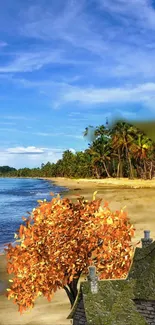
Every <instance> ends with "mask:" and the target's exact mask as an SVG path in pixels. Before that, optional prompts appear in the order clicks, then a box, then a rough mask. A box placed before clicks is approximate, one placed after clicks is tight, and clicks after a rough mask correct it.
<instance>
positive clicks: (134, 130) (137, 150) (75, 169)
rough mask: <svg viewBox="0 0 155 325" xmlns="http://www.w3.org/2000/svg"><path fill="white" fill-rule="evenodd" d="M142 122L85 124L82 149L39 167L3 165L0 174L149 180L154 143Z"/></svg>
mask: <svg viewBox="0 0 155 325" xmlns="http://www.w3.org/2000/svg"><path fill="white" fill-rule="evenodd" d="M144 124H145V123H144ZM144 124H135V123H133V124H131V123H128V122H125V121H122V120H119V121H116V122H115V123H113V125H111V126H110V128H107V127H105V126H104V125H100V126H97V127H96V128H95V127H93V126H89V127H86V128H85V131H84V132H83V136H84V138H85V139H87V140H88V141H89V142H90V143H89V144H88V149H86V150H85V151H77V152H76V153H75V154H74V153H72V152H71V151H70V150H66V151H64V152H63V155H62V158H61V159H59V160H58V161H57V162H56V163H51V162H47V163H46V164H44V163H42V164H41V168H32V169H30V168H21V169H18V170H16V169H15V168H11V167H8V166H3V167H0V176H3V177H5V176H8V177H15V176H17V177H69V178H105V177H118V178H119V177H129V178H135V177H137V178H144V179H152V178H153V177H154V176H155V142H154V141H153V140H151V139H150V138H149V137H148V125H147V128H146V127H144V126H146V124H145V125H144ZM137 125H138V126H139V128H138V127H137ZM140 126H141V129H140ZM149 126H150V124H149ZM151 126H152V124H151ZM143 127H144V129H146V131H147V132H146V134H145V133H144V132H143V131H142V129H143ZM153 139H154V137H153Z"/></svg>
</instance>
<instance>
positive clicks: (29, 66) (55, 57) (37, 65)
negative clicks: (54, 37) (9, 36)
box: [0, 48, 86, 81]
mask: <svg viewBox="0 0 155 325" xmlns="http://www.w3.org/2000/svg"><path fill="white" fill-rule="evenodd" d="M63 52H64V51H61V50H54V51H53V50H52V49H51V48H49V49H48V50H47V51H41V52H40V51H38V52H35V53H34V52H33V53H28V52H25V53H15V55H14V56H15V59H13V60H12V62H11V63H9V64H7V65H4V66H0V73H16V72H31V71H34V70H39V69H41V68H42V67H43V66H46V65H48V64H55V63H59V64H71V65H72V64H74V65H75V64H76V65H78V64H85V63H86V61H82V60H81V61H80V60H75V59H66V58H65V55H64V53H63ZM76 79H77V78H76ZM76 79H74V81H75V80H76Z"/></svg>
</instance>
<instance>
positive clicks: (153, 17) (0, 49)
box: [0, 0, 155, 168]
mask: <svg viewBox="0 0 155 325" xmlns="http://www.w3.org/2000/svg"><path fill="white" fill-rule="evenodd" d="M114 116H119V117H124V118H126V119H135V118H138V119H143V120H145V119H146V118H147V119H148V118H149V119H154V118H155V1H154V0H130V1H126V0H65V1H64V0H57V1H55V0H37V1H36V0H27V1H21V0H15V1H12V0H5V1H4V2H3V3H1V10H0V165H10V166H13V167H16V168H20V167H25V166H27V167H37V166H39V167H40V165H41V163H42V162H44V163H46V162H47V161H51V162H56V161H57V160H58V159H59V158H61V155H62V152H63V151H64V150H66V149H70V150H72V151H73V152H74V150H84V149H85V148H86V147H87V142H86V140H84V139H83V136H82V132H83V131H84V129H85V127H86V126H88V125H93V126H97V125H101V124H105V121H106V117H108V119H109V121H110V120H111V119H112V118H113V117H114Z"/></svg>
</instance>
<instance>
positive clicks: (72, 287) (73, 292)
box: [63, 272, 82, 308]
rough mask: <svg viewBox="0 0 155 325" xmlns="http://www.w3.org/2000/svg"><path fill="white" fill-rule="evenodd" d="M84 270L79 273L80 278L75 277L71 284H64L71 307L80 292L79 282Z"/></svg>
mask: <svg viewBox="0 0 155 325" xmlns="http://www.w3.org/2000/svg"><path fill="white" fill-rule="evenodd" d="M81 273H82V272H79V273H78V278H77V279H73V281H72V282H70V283H69V284H67V286H64V287H63V289H64V290H65V291H66V293H67V296H68V298H69V301H70V304H71V308H72V307H73V305H74V302H75V299H76V297H77V293H78V289H77V284H78V281H79V279H80V275H81Z"/></svg>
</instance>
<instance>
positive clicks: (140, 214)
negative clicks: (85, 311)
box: [0, 178, 155, 325]
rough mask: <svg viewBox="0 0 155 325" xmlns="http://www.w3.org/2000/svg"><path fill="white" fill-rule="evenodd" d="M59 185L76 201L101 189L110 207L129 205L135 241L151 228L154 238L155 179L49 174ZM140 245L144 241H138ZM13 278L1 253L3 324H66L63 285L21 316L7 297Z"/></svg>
mask: <svg viewBox="0 0 155 325" xmlns="http://www.w3.org/2000/svg"><path fill="white" fill-rule="evenodd" d="M47 179H49V180H51V181H52V182H54V183H55V184H56V185H61V186H65V187H67V188H69V189H70V190H69V192H65V193H63V197H68V198H70V199H72V200H73V201H75V200H76V198H77V195H82V196H84V197H85V198H86V199H89V200H90V199H92V195H93V192H94V191H98V193H97V195H96V198H102V199H103V203H104V201H108V202H109V206H110V208H111V210H112V211H113V210H120V208H122V207H124V206H126V209H125V211H126V212H127V213H128V216H129V218H130V221H131V223H133V224H134V226H135V228H136V232H135V237H134V239H133V243H135V242H137V241H139V240H140V239H141V238H142V237H143V232H144V230H150V231H151V238H153V239H155V179H153V180H151V181H141V180H139V181H138V180H133V181H131V180H128V179H119V180H115V179H110V180H109V179H106V180H75V179H74V180H72V179H66V178H47ZM138 246H139V247H141V244H139V245H138ZM11 278H13V277H12V276H11V275H9V274H7V272H6V258H5V255H1V256H0V325H18V324H22V325H43V324H47V325H48V324H50V325H67V324H71V322H70V321H69V320H67V319H66V318H67V316H68V314H69V313H70V304H69V300H68V298H67V295H66V293H65V291H64V290H63V289H61V290H59V291H57V292H56V293H55V296H54V298H53V299H52V301H51V303H50V302H48V301H47V299H46V298H45V297H43V296H41V297H39V298H37V299H36V301H35V305H34V308H33V309H32V310H30V312H29V313H28V312H24V314H23V315H22V316H21V315H20V313H19V312H18V306H17V305H15V304H13V299H11V300H8V299H7V297H5V296H4V292H6V291H5V290H6V288H8V287H9V285H10V282H8V279H11Z"/></svg>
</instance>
